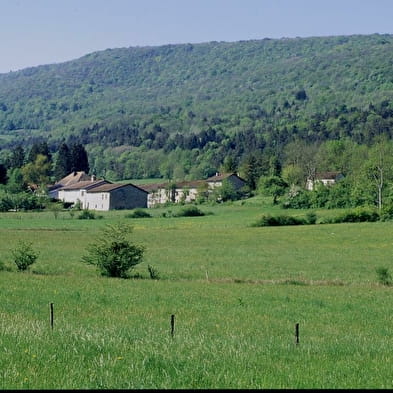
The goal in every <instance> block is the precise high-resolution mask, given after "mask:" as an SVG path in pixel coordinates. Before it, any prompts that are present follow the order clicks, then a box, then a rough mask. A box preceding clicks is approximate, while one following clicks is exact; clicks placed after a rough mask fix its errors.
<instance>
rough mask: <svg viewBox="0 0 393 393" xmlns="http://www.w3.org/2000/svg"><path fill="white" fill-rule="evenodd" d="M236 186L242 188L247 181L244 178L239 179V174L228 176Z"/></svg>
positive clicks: (237, 188)
mask: <svg viewBox="0 0 393 393" xmlns="http://www.w3.org/2000/svg"><path fill="white" fill-rule="evenodd" d="M227 179H228V180H229V181H230V182H231V183H232V184H233V186H234V187H235V189H236V190H239V189H240V188H242V187H244V186H245V184H246V182H245V181H243V180H242V179H239V178H238V177H237V176H235V175H231V176H229V177H228V178H227Z"/></svg>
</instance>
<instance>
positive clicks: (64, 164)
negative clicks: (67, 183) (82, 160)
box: [53, 143, 72, 180]
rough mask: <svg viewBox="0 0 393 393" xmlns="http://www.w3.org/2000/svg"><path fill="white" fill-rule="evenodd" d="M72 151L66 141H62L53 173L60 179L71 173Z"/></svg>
mask: <svg viewBox="0 0 393 393" xmlns="http://www.w3.org/2000/svg"><path fill="white" fill-rule="evenodd" d="M71 171H72V168H71V152H70V149H69V148H68V146H67V144H66V143H62V144H61V145H60V147H59V150H58V152H57V157H56V161H55V167H54V170H53V175H54V177H55V179H57V180H59V179H62V178H63V177H65V176H67V175H68V174H69V173H71Z"/></svg>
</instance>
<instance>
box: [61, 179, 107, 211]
mask: <svg viewBox="0 0 393 393" xmlns="http://www.w3.org/2000/svg"><path fill="white" fill-rule="evenodd" d="M108 183H109V184H111V183H110V182H109V181H107V180H85V181H79V182H77V183H74V184H71V185H69V186H65V187H61V188H60V189H59V190H58V192H57V193H58V197H57V199H59V200H61V201H63V202H68V203H73V204H75V203H78V202H79V203H80V207H81V208H82V209H87V207H86V206H87V200H86V195H87V191H88V190H90V189H92V188H94V187H97V186H100V185H102V184H108Z"/></svg>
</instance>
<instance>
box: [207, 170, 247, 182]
mask: <svg viewBox="0 0 393 393" xmlns="http://www.w3.org/2000/svg"><path fill="white" fill-rule="evenodd" d="M231 176H236V177H238V178H239V179H240V180H243V179H242V178H240V177H239V176H238V175H237V174H236V173H233V172H228V173H218V172H217V173H216V174H215V175H214V176H211V177H209V178H207V180H206V181H208V182H213V181H222V180H225V179H227V178H228V177H231ZM243 181H244V180H243Z"/></svg>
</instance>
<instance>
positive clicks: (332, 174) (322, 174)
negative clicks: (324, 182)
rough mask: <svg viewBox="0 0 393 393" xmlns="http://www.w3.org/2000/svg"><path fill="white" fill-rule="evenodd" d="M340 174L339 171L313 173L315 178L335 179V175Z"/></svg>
mask: <svg viewBox="0 0 393 393" xmlns="http://www.w3.org/2000/svg"><path fill="white" fill-rule="evenodd" d="M340 175H341V176H342V173H341V172H319V173H316V174H315V178H316V179H336V177H337V176H340Z"/></svg>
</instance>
